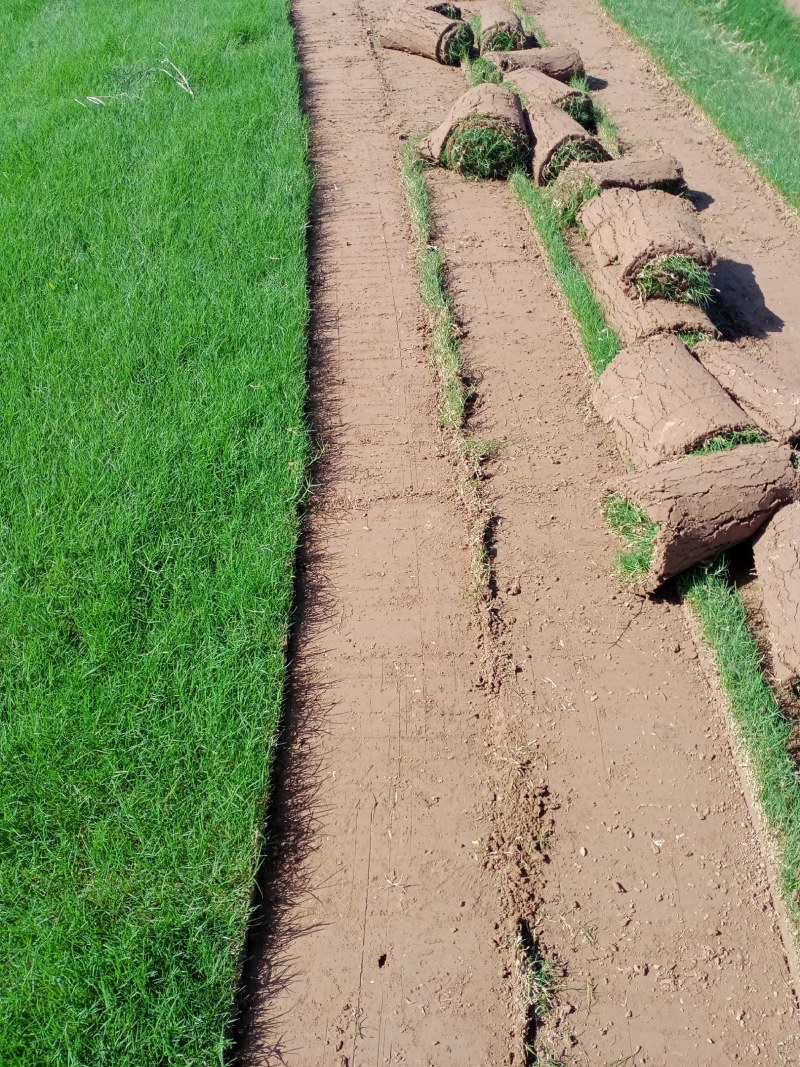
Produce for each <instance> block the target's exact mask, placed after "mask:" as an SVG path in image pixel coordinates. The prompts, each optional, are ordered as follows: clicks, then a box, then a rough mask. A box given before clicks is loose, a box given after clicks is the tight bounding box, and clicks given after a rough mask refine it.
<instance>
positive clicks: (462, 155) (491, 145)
mask: <svg viewBox="0 0 800 1067" xmlns="http://www.w3.org/2000/svg"><path fill="white" fill-rule="evenodd" d="M529 152H530V149H529V147H528V142H527V140H526V139H525V136H524V135H523V134H522V133H521V132H520V131H519V130H515V129H511V128H510V127H506V126H505V125H504V124H500V123H499V122H498V121H497V120H495V119H492V118H491V117H490V116H486V117H484V116H480V115H478V116H475V117H474V118H469V119H467V120H466V121H465V122H462V123H461V124H460V125H459V126H458V127H457V129H455V130H454V131H453V133H452V134H451V135H450V137H449V139H448V141H447V145H446V146H445V150H444V164H445V166H446V167H448V169H449V170H454V171H457V172H458V173H459V174H462V175H463V176H464V177H465V178H477V179H479V180H488V179H492V178H495V179H502V178H507V177H508V175H509V174H511V172H512V171H514V170H516V169H517V168H518V167H524V166H525V163H526V161H527V158H528V155H529Z"/></svg>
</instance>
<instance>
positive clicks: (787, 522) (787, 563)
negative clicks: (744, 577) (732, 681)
mask: <svg viewBox="0 0 800 1067" xmlns="http://www.w3.org/2000/svg"><path fill="white" fill-rule="evenodd" d="M753 558H754V560H755V564H756V573H757V575H758V581H759V585H760V587H761V597H762V602H763V605H764V615H765V617H766V621H767V629H768V632H769V640H770V646H771V652H772V673H773V675H774V677H775V680H776V682H777V683H778V684H779V685H781V686H783V687H787V688H791V687H795V686H797V684H798V682H800V627H798V625H797V620H798V619H800V504H791V505H790V506H789V507H786V508H781V510H780V511H779V512H778V513H777V514H776V515H775V516H774V517H773V518H772V519H770V521H769V522H768V523H767V525H766V526H765V527H764V529H763V530H762V531H761V533H760V534H759V535H758V537H757V538H756V539H755V542H754V544H753Z"/></svg>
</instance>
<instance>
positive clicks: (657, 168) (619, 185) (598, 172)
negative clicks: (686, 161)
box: [564, 156, 686, 195]
mask: <svg viewBox="0 0 800 1067" xmlns="http://www.w3.org/2000/svg"><path fill="white" fill-rule="evenodd" d="M564 177H565V178H567V177H571V178H572V179H573V180H574V181H580V180H581V178H583V177H586V178H589V179H590V180H591V182H592V184H593V185H595V186H596V187H597V188H598V189H637V190H641V189H662V190H663V191H664V192H665V193H672V194H673V195H674V194H676V193H681V192H683V190H684V189H685V188H686V181H685V180H684V177H683V167H682V166H681V164H680V163H679V162H678V161H677V159H673V157H672V156H656V157H652V158H642V157H637V158H631V157H628V156H625V157H623V158H622V159H609V160H606V161H605V162H603V163H576V164H575V165H574V166H572V167H570V168H569V170H568V171H567V172H566V174H565V175H564Z"/></svg>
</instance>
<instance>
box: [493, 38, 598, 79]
mask: <svg viewBox="0 0 800 1067" xmlns="http://www.w3.org/2000/svg"><path fill="white" fill-rule="evenodd" d="M484 55H485V57H486V58H487V59H491V61H492V62H493V63H496V64H497V66H498V67H500V69H501V70H504V71H508V72H510V71H513V70H526V69H530V70H538V71H541V73H542V74H547V75H548V77H550V78H555V79H556V80H557V81H560V82H569V80H570V79H571V78H574V77H576V76H581V75H582V74H583V60H582V59H581V57H580V55H579V53H578V52H576V51H575V49H574V48H562V47H553V48H524V49H520V50H515V51H513V52H489V51H487V52H485V53H484Z"/></svg>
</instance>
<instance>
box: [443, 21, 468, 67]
mask: <svg viewBox="0 0 800 1067" xmlns="http://www.w3.org/2000/svg"><path fill="white" fill-rule="evenodd" d="M474 43H475V38H474V35H473V32H472V28H471V27H470V25H469V23H467V22H464V23H462V24H461V25H460V26H459V27H458V29H457V30H456V32H455V33H454V34H453V36H452V37H451V38H450V40H449V41H448V42H447V58H448V60H449V62H450V66H453V67H457V66H458V65H459V63H462V62H464V60H467V59H469V57H470V56H471V55H472V49H473V46H474Z"/></svg>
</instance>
